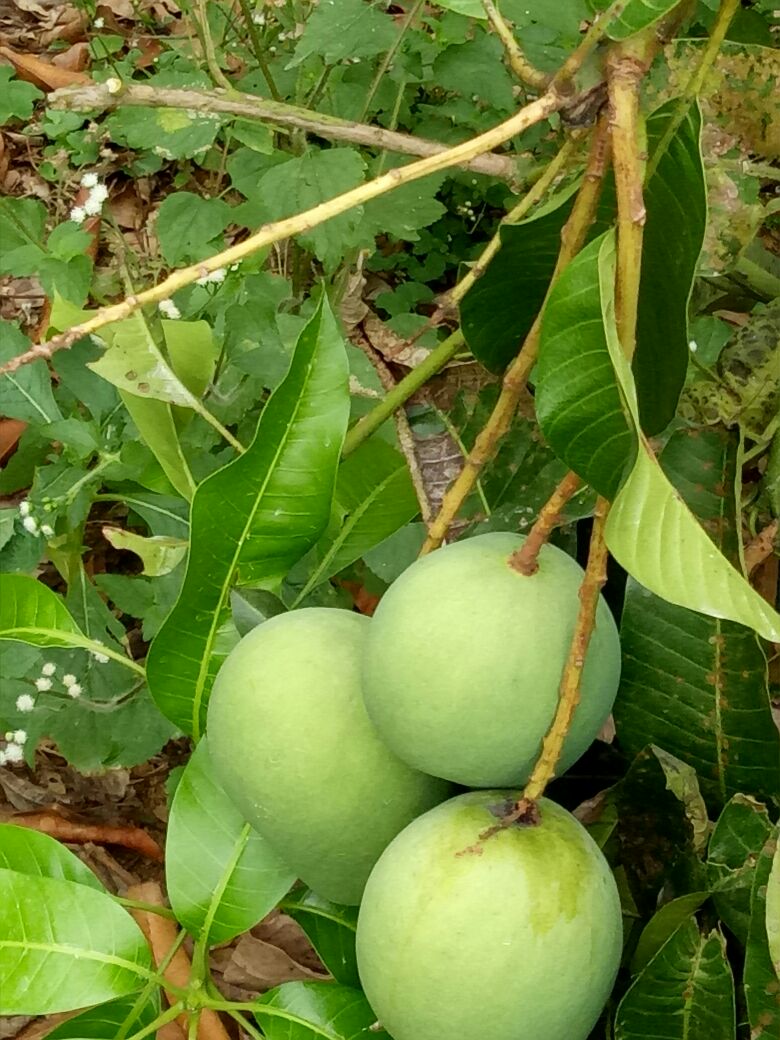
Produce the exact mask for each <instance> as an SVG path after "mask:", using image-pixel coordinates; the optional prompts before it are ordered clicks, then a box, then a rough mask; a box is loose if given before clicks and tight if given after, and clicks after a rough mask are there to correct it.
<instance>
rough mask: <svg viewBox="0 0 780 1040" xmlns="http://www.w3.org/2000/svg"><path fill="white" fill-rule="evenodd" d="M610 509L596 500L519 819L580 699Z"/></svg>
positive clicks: (547, 774)
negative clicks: (574, 607) (561, 661)
mask: <svg viewBox="0 0 780 1040" xmlns="http://www.w3.org/2000/svg"><path fill="white" fill-rule="evenodd" d="M608 512H609V503H608V502H607V501H606V499H604V498H599V499H598V500H597V502H596V511H595V514H594V519H593V531H592V533H591V536H590V549H589V551H588V563H587V566H586V568H585V574H584V576H583V579H582V585H581V586H580V592H579V597H580V608H579V612H578V614H577V621H576V624H575V626H574V635H573V637H572V641H571V646H570V648H569V656H568V657H567V659H566V664H565V665H564V668H563V674H562V676H561V684H560V687H559V689H558V708H557V710H556V712H555V718H554V719H553V723H552V726H551V727H550V729H549V731H548V733H547V735H546V736H545V738H544V742H543V744H542V753H541V755H540V756H539V759H538V761H537V763H536V765H535V766H534V770H533V772H532V773H531V777H530V779H529V781H528V783H527V784H526V786H525V790H524V791H523V797H522V799H521V800H520V801H519V802H518V803H517V807H516V815H515V819H518V820H521V819H523V817H524V814H525V812H526V811H527V810H528V809H529V807H530V806H532V805H533V803H534V802H535V801H536V800H537V798H540V797H541V795H542V794H543V793H544V790H545V788H546V787H547V784H548V783H549V782H550V780H552V778H553V777H554V776H555V767H556V765H557V764H558V759H559V758H560V757H561V749H562V748H563V742H564V740H565V739H566V734H567V733H568V732H569V727H570V726H571V721H572V719H573V718H574V712H575V711H576V709H577V705H578V704H579V702H580V689H581V687H582V672H583V669H584V667H585V659H586V657H587V652H588V646H589V644H590V639H591V636H592V635H593V629H594V628H595V625H596V609H597V607H598V604H599V595H600V593H601V589H602V587H603V586H604V583H605V582H606V580H607V556H608V553H607V546H606V544H605V542H604V525H605V523H606V520H607V514H608Z"/></svg>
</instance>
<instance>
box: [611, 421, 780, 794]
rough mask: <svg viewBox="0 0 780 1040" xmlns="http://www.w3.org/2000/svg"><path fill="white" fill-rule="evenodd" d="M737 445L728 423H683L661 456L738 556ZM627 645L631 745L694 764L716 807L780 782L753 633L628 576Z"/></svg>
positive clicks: (779, 759) (626, 719) (623, 703)
mask: <svg viewBox="0 0 780 1040" xmlns="http://www.w3.org/2000/svg"><path fill="white" fill-rule="evenodd" d="M737 451H738V438H737V437H736V436H732V435H731V434H729V433H728V431H727V430H725V429H723V428H722V427H712V428H708V429H683V430H679V431H678V432H676V433H675V434H673V435H672V437H671V438H670V439H669V441H668V442H667V445H666V448H665V449H664V452H663V454H662V455H661V458H660V464H661V467H662V468H663V471H664V473H665V475H666V476H667V477H668V478H669V479H670V480H671V482H672V484H673V485H674V486H675V488H676V490H677V492H678V494H679V495H680V496H681V497H682V498H683V499H684V500H685V501H686V502H687V504H688V506H689V507H690V508H691V510H692V511H693V512H694V513H695V514H696V516H697V517H698V519H699V521H700V522H701V523H702V524H704V525H706V528H707V530H708V531H709V534H710V536H711V537H712V539H713V540H714V542H715V544H716V545H717V547H718V548H719V549H720V550H721V552H722V553H724V556H728V557H732V558H733V557H735V556H736V553H737V545H738V535H737V530H736V525H737V523H738V511H737V502H736V498H735V494H734V491H735V487H736V473H737ZM724 562H725V560H724ZM621 645H622V647H623V671H622V677H621V685H620V689H619V691H618V697H617V700H616V702H615V707H614V715H615V722H616V725H617V732H618V736H619V738H620V741H621V745H623V746H624V747H625V748H626V750H627V751H628V752H629V753H636V752H637V751H639V750H640V749H641V748H642V747H644V745H645V744H646V743H647V742H648V741H652V742H653V743H655V744H659V745H660V746H661V747H664V748H666V750H667V751H670V752H671V753H672V754H674V755H676V756H677V757H678V758H680V759H682V760H683V761H686V762H689V763H690V764H691V765H693V766H695V768H696V770H697V772H698V775H699V782H700V784H701V788H702V791H703V792H704V794H705V797H706V798H707V801H708V803H709V804H710V805H714V806H715V807H716V808H720V807H721V806H722V805H723V804H724V803H725V802H726V801H727V800H728V799H729V798H730V797H731V795H733V794H736V793H737V792H738V791H752V792H753V793H754V794H756V795H757V796H759V797H760V796H767V797H769V796H771V795H772V794H773V793H774V792H776V791H777V790H778V789H780V733H778V731H777V729H776V727H775V726H774V725H773V723H772V712H771V704H770V698H769V688H768V676H767V662H766V658H765V656H764V652H763V650H762V648H761V645H760V642H759V640H758V637H757V636H756V634H755V633H754V632H752V631H751V630H750V629H749V628H744V627H743V626H742V625H736V624H734V623H733V622H729V621H722V620H721V619H720V618H717V617H708V616H706V615H703V614H699V613H696V612H695V611H692V610H687V609H685V608H684V607H679V606H675V605H673V604H671V603H668V602H666V601H665V600H663V599H660V598H659V597H657V596H654V595H652V593H650V592H649V591H648V590H647V589H644V588H642V587H641V586H640V585H638V584H637V583H636V582H634V581H629V583H628V586H627V590H626V597H625V601H624V606H623V614H622V618H621Z"/></svg>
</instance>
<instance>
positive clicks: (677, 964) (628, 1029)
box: [615, 917, 736, 1040]
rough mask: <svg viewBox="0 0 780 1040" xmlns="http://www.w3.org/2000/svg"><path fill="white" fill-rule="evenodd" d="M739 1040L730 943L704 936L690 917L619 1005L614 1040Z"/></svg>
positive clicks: (716, 933) (718, 936)
mask: <svg viewBox="0 0 780 1040" xmlns="http://www.w3.org/2000/svg"><path fill="white" fill-rule="evenodd" d="M650 1036H652V1037H657V1038H658V1040H690V1038H691V1037H694V1036H696V1037H707V1040H735V1038H736V1014H735V1000H734V979H733V976H732V974H731V968H730V966H729V962H728V959H727V957H726V942H725V940H724V938H723V936H722V935H721V933H720V932H719V931H717V930H715V931H712V932H710V933H709V935H702V934H701V933H700V931H699V927H698V925H697V924H696V920H695V918H694V917H689V918H688V919H687V920H686V921H685V922H684V923H683V924H681V925H680V927H679V928H678V929H677V930H676V931H675V932H674V933H673V934H672V935H671V936H670V938H669V939H667V941H666V942H665V943H664V945H663V946H662V947H661V949H660V950H659V951H658V953H657V954H656V955H655V957H653V959H652V960H651V961H650V963H649V964H648V965H647V967H646V968H645V969H644V971H643V972H642V973H641V974H640V975H639V976H638V978H636V979H635V980H634V982H633V984H632V985H631V988H630V989H629V990H628V992H627V993H626V995H625V996H624V997H623V999H622V1001H621V1002H620V1006H619V1007H618V1010H617V1015H616V1017H615V1040H646V1038H647V1037H650Z"/></svg>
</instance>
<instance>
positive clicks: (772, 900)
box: [766, 843, 780, 979]
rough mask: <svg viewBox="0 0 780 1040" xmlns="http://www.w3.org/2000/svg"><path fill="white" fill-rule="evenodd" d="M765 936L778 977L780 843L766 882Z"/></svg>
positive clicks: (779, 962)
mask: <svg viewBox="0 0 780 1040" xmlns="http://www.w3.org/2000/svg"><path fill="white" fill-rule="evenodd" d="M766 938H767V942H768V944H769V956H770V958H771V961H772V966H773V967H774V969H775V975H776V976H777V978H778V979H780V845H778V844H777V843H775V854H774V857H773V858H772V869H771V870H770V872H769V880H768V881H767V884H766Z"/></svg>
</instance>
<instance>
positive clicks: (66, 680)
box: [62, 672, 78, 686]
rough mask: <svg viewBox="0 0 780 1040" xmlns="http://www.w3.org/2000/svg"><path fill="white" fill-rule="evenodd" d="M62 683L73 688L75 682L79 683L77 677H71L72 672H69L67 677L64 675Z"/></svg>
mask: <svg viewBox="0 0 780 1040" xmlns="http://www.w3.org/2000/svg"><path fill="white" fill-rule="evenodd" d="M62 681H63V683H64V684H65V686H72V685H73V684H74V683H75V682H78V680H77V679H76V676H75V675H71V674H70V672H68V674H67V675H63V677H62Z"/></svg>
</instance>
